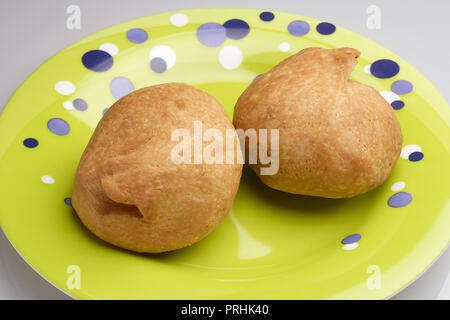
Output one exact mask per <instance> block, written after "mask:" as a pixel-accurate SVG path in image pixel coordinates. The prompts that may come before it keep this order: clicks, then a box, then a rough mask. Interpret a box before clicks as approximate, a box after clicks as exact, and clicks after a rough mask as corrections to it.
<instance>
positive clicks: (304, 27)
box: [288, 20, 310, 36]
mask: <svg viewBox="0 0 450 320" xmlns="http://www.w3.org/2000/svg"><path fill="white" fill-rule="evenodd" d="M309 30H310V26H309V24H308V23H307V22H305V21H301V20H296V21H292V22H291V23H289V25H288V31H289V33H290V34H292V35H293V36H304V35H305V34H307V33H308V32H309Z"/></svg>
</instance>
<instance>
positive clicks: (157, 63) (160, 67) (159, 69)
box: [150, 57, 167, 73]
mask: <svg viewBox="0 0 450 320" xmlns="http://www.w3.org/2000/svg"><path fill="white" fill-rule="evenodd" d="M150 68H152V70H153V71H155V72H156V73H164V72H165V71H166V70H167V63H166V60H164V59H163V58H160V57H156V58H153V59H152V60H150Z"/></svg>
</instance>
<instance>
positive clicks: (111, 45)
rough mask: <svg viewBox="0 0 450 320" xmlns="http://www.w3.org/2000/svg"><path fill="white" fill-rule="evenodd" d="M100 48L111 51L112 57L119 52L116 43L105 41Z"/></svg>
mask: <svg viewBox="0 0 450 320" xmlns="http://www.w3.org/2000/svg"><path fill="white" fill-rule="evenodd" d="M99 49H100V50H102V51H105V52H107V53H109V54H110V55H111V56H112V57H114V56H115V55H116V54H117V53H119V48H117V46H116V45H115V44H114V43H104V44H102V45H101V46H100V47H99Z"/></svg>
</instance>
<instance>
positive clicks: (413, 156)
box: [408, 151, 424, 162]
mask: <svg viewBox="0 0 450 320" xmlns="http://www.w3.org/2000/svg"><path fill="white" fill-rule="evenodd" d="M423 157H424V154H423V153H422V152H420V151H416V152H413V153H411V154H410V155H409V156H408V160H409V161H413V162H416V161H420V160H422V159H423Z"/></svg>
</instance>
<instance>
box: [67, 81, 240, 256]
mask: <svg viewBox="0 0 450 320" xmlns="http://www.w3.org/2000/svg"><path fill="white" fill-rule="evenodd" d="M194 121H201V123H202V125H203V129H207V128H214V129H217V130H219V132H222V133H224V132H225V131H226V130H232V132H233V133H234V134H235V131H234V128H233V126H232V124H231V121H230V119H229V118H228V116H227V114H226V112H225V110H224V108H223V107H222V106H221V105H220V104H219V103H218V102H217V100H216V99H214V97H212V96H211V95H209V94H207V93H205V92H203V91H201V90H198V89H195V88H194V87H192V86H189V85H186V84H181V83H170V84H162V85H156V86H151V87H147V88H143V89H140V90H137V91H135V92H133V93H131V94H129V95H127V96H125V97H123V98H122V99H120V100H119V101H117V102H116V103H115V104H114V105H113V106H112V107H111V108H110V109H109V110H108V111H107V112H106V114H105V115H104V117H103V119H102V120H101V121H100V122H99V124H98V126H97V128H96V130H95V132H94V134H93V136H92V138H91V140H90V142H89V144H88V146H87V147H86V150H85V152H84V154H83V156H82V158H81V161H80V163H79V166H78V169H77V172H76V176H75V183H74V188H73V195H72V203H73V207H74V209H75V211H76V212H77V214H78V216H79V217H80V219H81V221H82V222H83V224H84V225H85V226H86V227H87V228H88V229H89V230H91V231H92V232H93V233H94V234H95V235H97V236H98V237H99V238H101V239H103V240H105V241H107V242H109V243H112V244H114V245H116V246H119V247H122V248H125V249H129V250H133V251H137V252H155V253H156V252H164V251H170V250H175V249H179V248H183V247H186V246H189V245H191V244H193V243H195V242H197V241H199V240H201V239H202V238H204V237H205V236H206V235H208V234H209V233H210V232H211V231H212V230H213V229H214V228H216V227H217V226H218V225H219V223H220V222H221V221H222V220H223V219H224V218H225V217H226V216H227V214H228V212H229V211H230V209H231V206H232V204H233V200H234V197H235V195H236V192H237V189H238V186H239V181H240V177H241V172H242V164H239V163H238V162H234V163H232V164H215V163H213V164H207V163H205V162H202V163H197V164H195V163H190V164H189V163H178V164H177V163H175V162H174V161H173V155H172V153H173V148H174V147H175V145H177V142H176V141H174V140H173V139H172V133H173V132H174V130H177V129H181V128H184V129H187V130H192V128H193V122H194ZM236 141H237V137H236ZM239 154H240V150H239Z"/></svg>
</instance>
